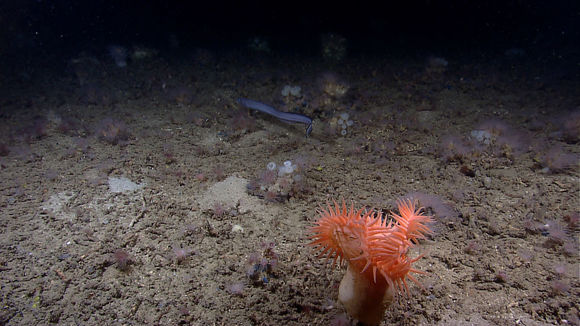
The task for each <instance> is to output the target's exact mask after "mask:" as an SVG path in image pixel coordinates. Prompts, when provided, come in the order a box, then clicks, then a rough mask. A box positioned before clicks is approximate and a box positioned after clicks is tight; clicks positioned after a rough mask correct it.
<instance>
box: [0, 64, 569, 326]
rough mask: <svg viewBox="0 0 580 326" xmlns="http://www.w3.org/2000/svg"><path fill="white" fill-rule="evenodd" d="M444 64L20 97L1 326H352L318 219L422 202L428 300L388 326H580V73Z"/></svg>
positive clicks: (51, 88)
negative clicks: (263, 108)
mask: <svg viewBox="0 0 580 326" xmlns="http://www.w3.org/2000/svg"><path fill="white" fill-rule="evenodd" d="M448 59H449V66H447V67H431V66H429V63H426V62H425V61H424V60H423V59H418V60H415V61H413V60H407V61H400V60H399V61H397V60H376V59H372V60H371V59H368V60H353V62H346V63H343V64H340V65H334V66H328V65H325V64H324V63H322V62H317V61H316V60H309V61H302V62H300V61H299V60H295V59H289V58H272V57H263V58H260V59H258V60H253V61H244V62H240V61H241V60H239V59H238V58H236V57H233V58H232V57H224V58H213V59H212V58H211V57H210V59H208V60H206V61H199V62H195V61H192V62H189V61H183V62H170V61H168V60H164V59H162V58H155V59H152V60H148V61H142V62H141V61H140V62H133V63H131V64H130V65H129V66H128V67H126V68H124V69H123V68H117V67H115V66H114V65H113V64H112V63H110V62H109V61H108V60H106V59H105V58H97V59H95V60H92V59H91V58H88V59H87V58H84V59H83V58H81V59H80V60H76V61H74V64H72V63H71V64H69V65H68V66H66V67H62V69H51V70H50V71H46V72H45V71H43V70H40V71H36V73H34V74H31V77H30V78H26V79H23V80H20V81H14V82H11V83H10V84H8V83H6V84H5V85H4V88H5V90H4V93H5V94H4V95H3V96H2V97H3V98H2V99H1V100H0V101H1V102H2V103H1V105H2V107H1V110H2V116H1V117H0V121H1V122H0V123H1V130H0V132H1V133H2V139H3V141H2V143H1V144H0V145H2V146H1V148H0V149H1V151H0V154H2V156H1V157H0V165H1V170H0V171H1V174H2V178H1V179H0V226H1V227H0V232H1V237H0V248H1V256H0V279H1V287H0V292H1V303H2V309H1V312H0V324H6V325H48V324H55V325H56V324H57V325H331V324H332V325H345V324H346V323H347V322H348V319H347V318H346V317H345V316H344V311H343V309H342V308H341V306H340V304H339V303H338V302H337V301H336V299H337V294H338V284H339V282H340V280H341V277H342V275H343V273H344V270H345V267H344V266H342V267H338V266H335V267H331V266H330V265H328V264H326V263H325V262H324V260H321V259H319V258H318V257H317V255H316V254H315V252H314V251H313V250H312V248H310V247H309V246H308V242H309V240H308V236H309V227H311V226H312V224H313V222H314V221H315V220H316V219H317V216H318V214H317V209H318V208H319V207H320V205H324V204H325V203H327V202H328V201H329V200H331V199H337V200H343V199H344V200H346V201H348V202H351V201H353V202H354V203H355V205H356V206H357V207H368V208H371V207H372V208H376V209H380V210H382V211H384V212H388V211H390V210H392V209H395V200H396V199H398V198H403V197H409V196H412V197H413V198H414V199H417V200H418V201H419V203H420V204H421V205H423V206H426V212H427V213H428V214H432V215H434V218H435V220H436V223H435V224H434V225H432V226H431V227H432V229H433V230H434V233H433V235H432V236H430V237H429V238H428V239H427V240H426V241H422V243H421V245H420V246H418V247H417V248H415V249H414V253H413V254H412V255H411V256H412V257H415V256H416V255H419V254H421V253H424V254H425V257H424V258H423V259H421V260H419V261H418V262H417V263H415V265H414V266H415V268H417V269H419V270H421V271H425V272H426V273H427V274H426V275H415V277H416V278H417V279H418V280H419V281H420V282H421V284H422V285H423V287H424V290H422V289H421V288H420V287H419V286H417V285H415V284H412V282H411V285H410V295H409V296H403V295H399V296H398V298H397V301H396V302H395V303H394V304H393V305H392V306H391V307H390V308H389V309H388V310H387V312H386V314H385V317H384V322H383V325H392V324H395V325H417V324H419V325H528V326H530V325H578V320H579V309H580V307H579V302H578V298H579V295H580V291H579V261H578V237H579V232H578V214H579V207H580V206H579V191H580V183H579V179H578V177H579V170H578V155H579V154H580V148H579V147H578V140H579V135H580V114H579V113H578V112H579V111H578V110H579V105H580V93H579V92H578V89H580V88H579V83H578V80H577V78H578V75H577V72H571V71H565V70H562V71H559V72H558V71H557V72H554V71H553V70H551V69H552V68H551V67H549V65H548V64H546V66H537V63H534V61H533V60H529V62H528V61H527V60H526V59H525V58H516V59H513V58H512V59H510V58H499V59H498V60H496V61H494V62H493V63H477V64H476V63H472V62H469V60H455V59H454V58H448ZM71 62H72V61H71ZM555 69H556V68H555ZM328 72H331V73H332V74H328ZM23 78H24V77H23ZM285 85H299V86H301V94H300V95H301V96H300V97H292V96H289V97H284V96H282V95H281V90H282V89H283V87H284V86H285ZM344 90H347V91H346V93H344V94H342V91H344ZM238 97H248V98H251V99H255V100H258V101H263V102H265V103H268V104H272V105H274V106H276V107H278V108H280V109H282V110H287V111H292V110H295V111H297V112H300V113H303V114H307V115H309V116H312V117H313V118H314V131H313V132H312V134H311V136H310V137H309V138H306V137H305V126H303V125H288V124H285V123H283V122H280V121H278V120H276V119H275V118H272V117H269V116H266V115H264V114H260V113H255V112H250V111H249V110H247V109H244V108H241V107H240V106H239V105H238V104H237V103H236V98H238ZM345 112H346V113H348V114H349V118H348V119H349V120H352V121H353V123H352V125H350V126H348V127H347V132H346V135H345V136H342V135H340V131H341V130H342V127H341V126H340V122H339V121H338V118H339V116H340V114H341V113H345ZM474 130H475V131H476V133H475V134H473V136H472V131H474ZM476 137H479V139H476ZM288 160H290V161H291V162H292V163H293V164H296V170H295V171H293V172H292V173H291V174H290V175H285V176H284V177H279V176H278V175H277V174H275V175H273V176H272V175H269V174H267V168H266V167H267V164H268V163H269V162H275V163H276V164H277V165H278V166H280V165H282V164H283V162H284V161H288ZM125 178H126V179H125ZM115 182H120V183H121V186H123V185H124V186H127V187H129V189H125V188H121V189H117V188H112V186H115V184H116V183H115ZM131 187H134V188H135V189H134V190H132V189H131Z"/></svg>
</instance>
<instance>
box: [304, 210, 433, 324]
mask: <svg viewBox="0 0 580 326" xmlns="http://www.w3.org/2000/svg"><path fill="white" fill-rule="evenodd" d="M397 206H398V211H399V214H395V213H391V214H390V218H386V217H383V214H382V213H381V212H377V211H373V210H364V209H359V210H356V209H355V208H354V204H351V206H350V209H347V207H346V204H345V203H344V201H343V203H342V206H340V205H339V204H337V203H336V202H334V207H333V206H332V205H330V204H329V205H328V209H321V210H320V215H321V217H320V219H319V220H318V221H317V222H316V225H315V226H314V227H313V228H312V233H313V235H312V236H311V239H312V242H311V245H313V246H316V247H317V249H318V250H319V251H320V255H319V256H320V257H326V258H327V259H329V260H333V262H334V263H336V261H337V260H340V262H342V261H347V262H348V269H347V273H346V275H345V276H344V278H343V279H342V281H341V284H340V288H339V301H341V303H342V304H343V305H344V306H345V308H346V310H347V312H348V313H349V314H350V315H351V316H352V317H353V318H356V319H358V320H359V321H361V322H362V323H364V324H369V325H376V324H378V323H379V322H380V321H381V320H382V316H383V314H384V311H385V309H386V307H387V306H388V305H390V304H391V302H392V301H393V294H394V293H395V292H398V291H400V292H404V293H408V292H409V287H408V283H407V279H409V280H411V281H413V282H414V283H416V284H418V285H419V286H421V284H420V283H419V282H418V281H417V280H416V279H415V278H414V277H413V275H412V274H411V273H417V274H423V273H424V272H422V271H419V270H417V269H414V268H412V266H411V265H412V264H413V263H414V262H415V261H417V260H419V259H420V258H421V257H422V256H419V257H417V258H412V259H411V258H409V257H408V256H407V252H408V250H409V248H411V247H413V246H415V245H416V244H417V243H418V240H420V239H424V238H425V236H426V235H427V234H429V233H431V230H430V229H429V227H428V225H427V224H428V223H430V222H432V217H431V216H426V215H423V214H422V213H421V209H420V208H419V209H416V207H415V203H413V202H411V201H410V200H401V201H398V202H397ZM334 263H333V264H334ZM377 274H378V276H377Z"/></svg>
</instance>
